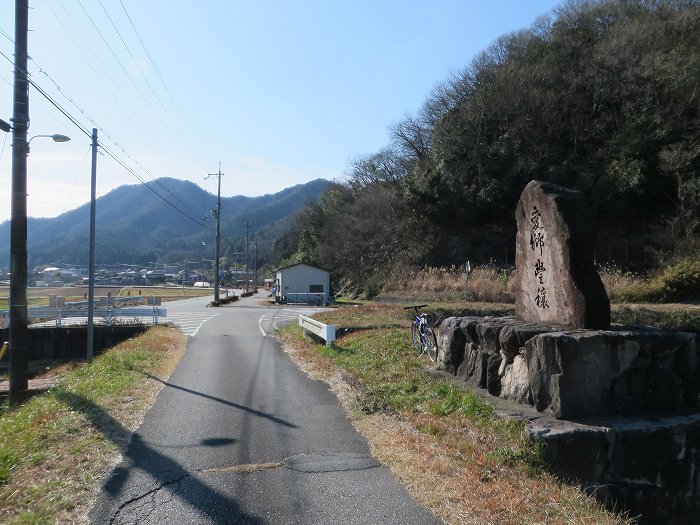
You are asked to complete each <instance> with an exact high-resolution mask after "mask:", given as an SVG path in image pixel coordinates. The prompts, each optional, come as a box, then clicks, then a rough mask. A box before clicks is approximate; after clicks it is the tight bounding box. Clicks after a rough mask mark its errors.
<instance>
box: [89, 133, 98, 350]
mask: <svg viewBox="0 0 700 525" xmlns="http://www.w3.org/2000/svg"><path fill="white" fill-rule="evenodd" d="M96 186H97V128H92V172H91V176H90V262H89V265H90V267H89V269H88V324H87V362H88V363H91V362H92V357H93V354H94V340H95V339H94V334H95V322H94V319H95V317H94V316H95V207H96V206H95V204H96V199H95V194H96Z"/></svg>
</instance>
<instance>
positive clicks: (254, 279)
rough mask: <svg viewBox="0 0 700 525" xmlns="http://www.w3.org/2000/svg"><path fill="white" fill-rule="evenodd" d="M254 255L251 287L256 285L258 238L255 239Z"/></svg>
mask: <svg viewBox="0 0 700 525" xmlns="http://www.w3.org/2000/svg"><path fill="white" fill-rule="evenodd" d="M254 253H255V257H254V263H253V275H254V277H253V288H257V287H258V240H257V239H255V252H254Z"/></svg>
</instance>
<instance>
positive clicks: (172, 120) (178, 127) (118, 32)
mask: <svg viewBox="0 0 700 525" xmlns="http://www.w3.org/2000/svg"><path fill="white" fill-rule="evenodd" d="M98 1H99V3H100V6H101V7H102V10H103V11H104V12H105V15H107V19H108V20H109V22H110V24H112V28H114V31H115V32H116V33H117V36H118V37H119V40H121V42H122V44H124V48H125V49H126V51H127V53H129V56H130V57H131V59H132V60H133V62H134V64H135V65H136V68H137V69H138V70H139V73H141V77H142V78H143V80H144V81H145V82H146V85H148V87H149V89H150V90H151V93H153V96H154V97H155V98H156V100H157V101H158V104H160V107H161V108H162V109H163V111H164V112H165V114H166V115H167V116H168V118H169V119H170V122H171V124H172V125H173V128H174V129H176V130H177V131H178V132H179V134H180V136H181V137H182V139H183V140H184V141H185V142H183V143H182V144H185V145H186V144H187V138H186V137H185V136H184V134H182V130H181V126H178V125H177V124H176V123H175V120H174V119H173V117H172V115H170V112H169V111H168V109H167V108H166V107H165V105H164V104H163V101H162V100H161V99H160V97H159V96H158V93H156V90H155V89H153V85H151V82H150V81H149V80H148V77H147V76H146V75H145V74H144V72H143V70H142V69H141V66H140V65H139V62H138V60H136V57H135V56H134V54H133V53H132V52H131V49H130V48H129V46H128V44H127V43H126V41H125V40H124V37H122V34H121V32H120V31H119V28H117V26H116V24H115V23H114V20H112V17H111V16H110V14H109V12H108V11H107V9H106V8H105V6H104V4H103V3H102V0H98ZM122 7H123V6H122ZM173 136H174V135H173ZM200 160H201V159H200ZM202 166H203V167H206V164H203V165H202Z"/></svg>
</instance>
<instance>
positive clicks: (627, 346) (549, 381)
mask: <svg viewBox="0 0 700 525" xmlns="http://www.w3.org/2000/svg"><path fill="white" fill-rule="evenodd" d="M438 346H439V354H438V369H442V370H447V371H449V372H453V373H454V374H455V375H457V376H458V377H459V378H462V379H464V380H465V381H466V382H467V383H469V384H471V385H473V386H476V387H479V388H485V389H486V390H487V391H488V392H489V393H490V394H491V395H494V396H498V397H501V398H503V399H508V400H511V401H515V402H517V403H524V404H531V405H534V406H535V408H536V409H537V410H538V411H540V412H544V413H546V414H549V415H552V416H554V417H555V418H557V419H575V418H580V417H588V416H616V415H620V416H640V415H670V414H679V413H683V412H684V411H688V410H691V411H694V410H696V409H697V408H698V405H700V390H699V381H698V373H699V372H700V368H699V364H698V362H699V360H698V346H699V345H698V335H697V334H695V333H691V332H669V331H663V330H657V329H653V328H646V327H625V326H612V327H611V328H609V329H606V330H583V329H581V330H566V329H561V328H558V327H554V326H552V327H548V326H542V325H536V324H529V323H525V322H521V321H516V320H515V319H513V318H512V317H459V318H458V317H450V318H448V319H445V320H444V321H443V322H442V324H441V326H440V337H439V341H438Z"/></svg>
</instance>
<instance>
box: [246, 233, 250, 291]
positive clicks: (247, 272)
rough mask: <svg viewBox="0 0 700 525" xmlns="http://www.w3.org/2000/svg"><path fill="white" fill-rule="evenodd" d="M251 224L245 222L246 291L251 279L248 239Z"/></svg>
mask: <svg viewBox="0 0 700 525" xmlns="http://www.w3.org/2000/svg"><path fill="white" fill-rule="evenodd" d="M250 226H251V224H250V223H249V222H248V221H246V223H245V291H246V292H247V291H248V281H250V264H249V263H250V258H249V257H248V248H249V246H250V242H249V240H248V231H249V229H250Z"/></svg>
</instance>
